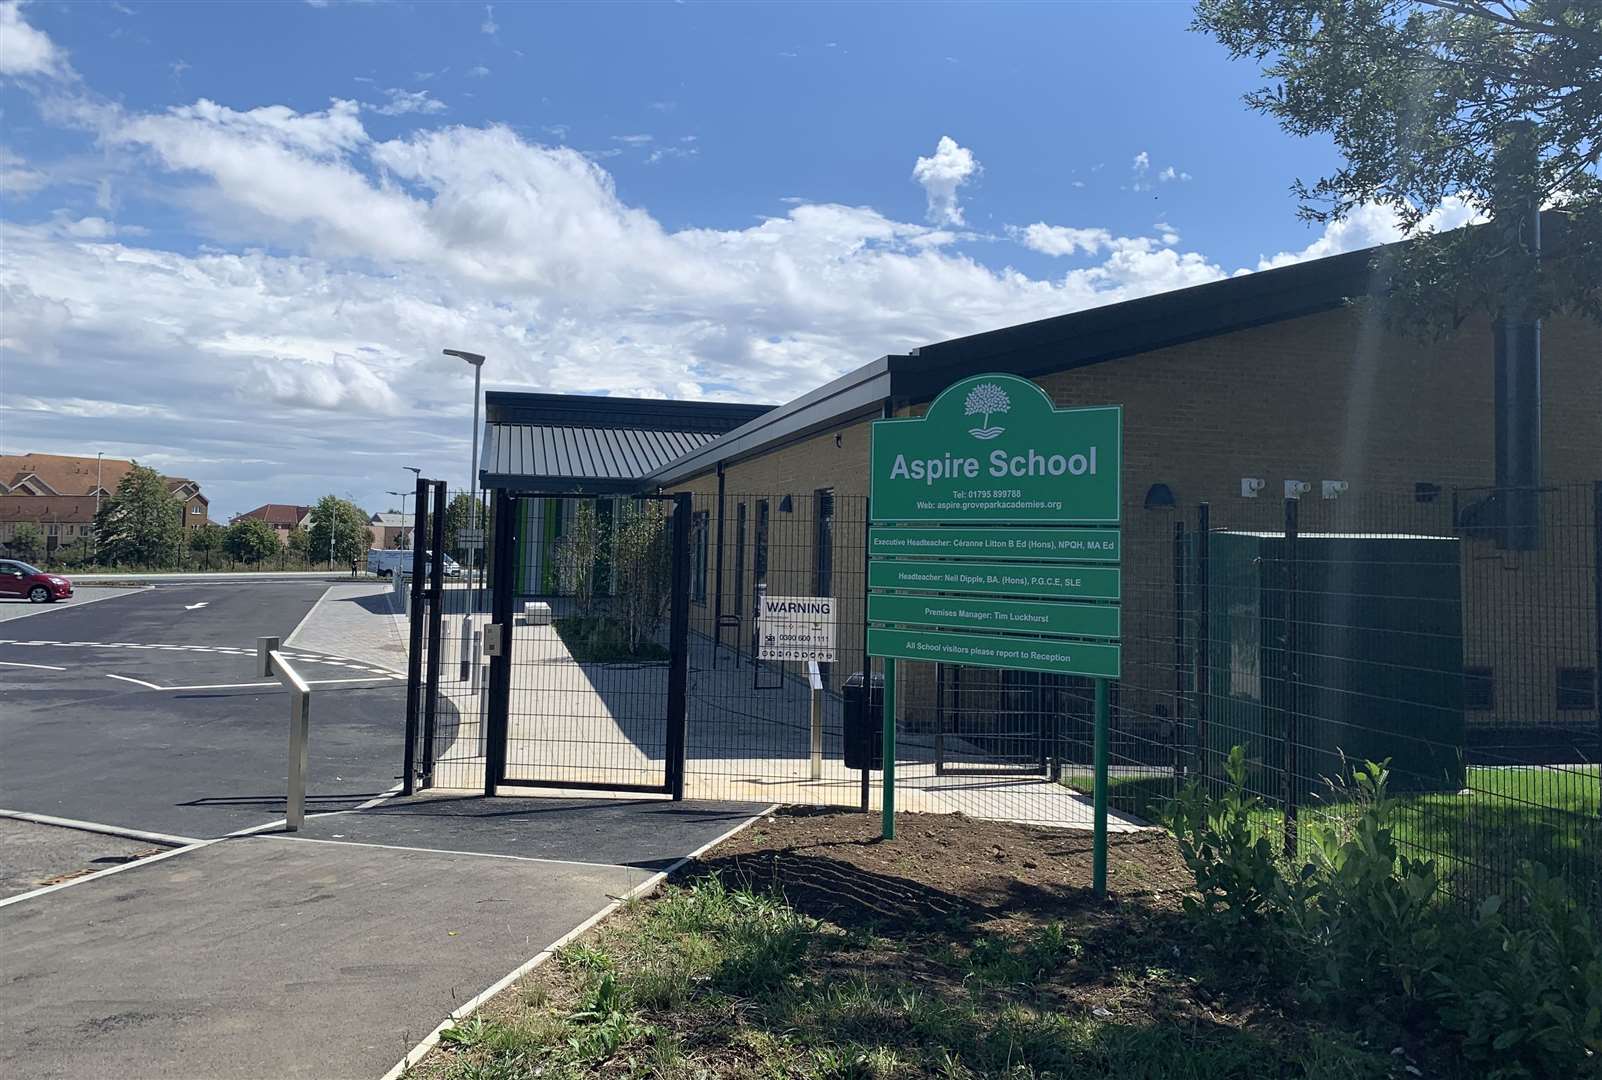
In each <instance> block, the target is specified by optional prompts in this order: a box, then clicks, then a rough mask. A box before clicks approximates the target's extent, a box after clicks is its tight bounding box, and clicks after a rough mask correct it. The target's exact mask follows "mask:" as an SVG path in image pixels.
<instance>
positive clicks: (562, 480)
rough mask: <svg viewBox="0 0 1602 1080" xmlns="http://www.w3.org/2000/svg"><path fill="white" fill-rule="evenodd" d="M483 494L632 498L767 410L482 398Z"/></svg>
mask: <svg viewBox="0 0 1602 1080" xmlns="http://www.w3.org/2000/svg"><path fill="white" fill-rule="evenodd" d="M484 407H485V419H486V423H485V426H484V450H483V454H482V455H481V456H480V458H479V475H480V477H481V482H482V483H483V485H484V486H485V487H487V488H496V487H501V488H518V489H521V490H524V491H539V490H546V491H550V492H552V493H564V494H594V493H604V492H622V491H635V490H638V488H639V487H640V484H641V482H642V481H643V480H644V479H645V477H647V476H649V475H651V473H652V472H654V471H655V470H656V469H659V468H661V467H662V466H663V465H665V464H667V463H668V462H669V461H672V460H673V459H675V458H678V457H681V456H683V455H684V454H687V453H689V452H690V451H692V450H694V449H695V448H696V447H698V446H702V445H704V444H706V443H709V442H711V441H713V440H715V439H717V438H718V437H719V436H720V435H722V434H724V433H725V432H728V431H731V430H733V429H734V428H737V427H739V426H740V425H741V424H744V423H746V422H748V421H750V420H752V419H754V418H756V417H758V416H760V415H762V414H763V413H765V412H767V411H768V410H770V409H772V408H773V406H771V405H739V404H731V403H728V402H710V401H708V402H703V401H662V400H655V399H647V398H612V397H595V396H591V395H578V394H524V393H517V392H513V391H504V390H492V391H490V392H489V393H487V394H485V395H484Z"/></svg>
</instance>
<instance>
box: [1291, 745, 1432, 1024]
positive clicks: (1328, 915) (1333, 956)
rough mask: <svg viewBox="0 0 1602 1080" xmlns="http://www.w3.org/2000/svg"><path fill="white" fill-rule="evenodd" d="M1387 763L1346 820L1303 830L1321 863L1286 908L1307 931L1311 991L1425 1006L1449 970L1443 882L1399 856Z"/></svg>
mask: <svg viewBox="0 0 1602 1080" xmlns="http://www.w3.org/2000/svg"><path fill="white" fill-rule="evenodd" d="M1387 766H1388V763H1386V764H1375V763H1374V762H1372V761H1368V762H1362V763H1360V764H1358V765H1357V766H1356V767H1355V768H1353V769H1352V770H1351V772H1350V780H1349V781H1348V782H1347V783H1346V784H1345V785H1344V794H1345V796H1346V798H1347V799H1348V800H1349V802H1348V809H1347V810H1346V812H1344V813H1342V814H1339V815H1333V816H1332V817H1331V818H1327V819H1325V821H1324V822H1323V823H1318V822H1313V823H1310V825H1309V827H1306V828H1304V829H1303V836H1304V837H1306V839H1307V840H1308V841H1309V846H1310V847H1311V849H1312V858H1311V859H1310V860H1309V861H1308V862H1306V863H1305V864H1303V866H1302V867H1301V870H1300V872H1299V873H1298V874H1297V875H1296V877H1295V878H1293V879H1291V880H1290V881H1288V882H1287V883H1286V885H1285V886H1284V890H1283V893H1282V896H1281V898H1280V900H1279V906H1280V907H1281V909H1282V910H1283V911H1284V912H1285V914H1286V917H1287V919H1288V920H1290V922H1291V923H1292V924H1293V925H1294V926H1295V927H1296V929H1297V930H1299V931H1300V933H1299V934H1297V935H1296V937H1295V940H1296V941H1297V943H1298V946H1299V951H1300V952H1301V953H1302V956H1303V961H1304V965H1305V967H1304V972H1305V973H1306V974H1305V976H1304V978H1305V982H1304V992H1305V993H1306V994H1308V996H1311V997H1314V998H1318V999H1322V1000H1323V1001H1325V1002H1326V1003H1328V1004H1346V1005H1349V1004H1353V1003H1362V1004H1364V1005H1368V1006H1370V1007H1372V1006H1373V1005H1374V1004H1375V1003H1377V1002H1387V1003H1394V1002H1395V1001H1396V999H1397V997H1398V995H1399V997H1400V1001H1401V1003H1402V1004H1404V1005H1408V1006H1411V1005H1414V1004H1416V1003H1417V1002H1418V1001H1419V1000H1420V998H1421V997H1422V995H1423V994H1424V992H1425V989H1426V986H1427V982H1426V979H1427V978H1428V977H1429V976H1430V975H1431V974H1432V973H1433V972H1435V971H1437V970H1438V969H1439V968H1440V966H1441V964H1442V963H1444V957H1443V955H1442V952H1441V933H1442V931H1441V926H1440V922H1441V911H1440V908H1439V905H1438V904H1437V900H1438V898H1439V892H1440V881H1439V878H1438V876H1437V874H1436V870H1435V864H1434V862H1432V861H1421V860H1416V859H1410V858H1408V857H1407V856H1405V855H1403V854H1401V853H1400V851H1399V850H1398V848H1397V843H1396V838H1395V834H1394V830H1393V827H1392V826H1393V819H1394V817H1395V814H1396V803H1395V801H1394V800H1393V799H1392V798H1391V797H1390V795H1389V793H1388V791H1387V786H1388V782H1389V778H1390V771H1389V768H1388V767H1387Z"/></svg>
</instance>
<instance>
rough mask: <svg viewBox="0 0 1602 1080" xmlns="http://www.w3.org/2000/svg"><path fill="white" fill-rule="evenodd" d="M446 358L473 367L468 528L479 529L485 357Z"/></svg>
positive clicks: (456, 354)
mask: <svg viewBox="0 0 1602 1080" xmlns="http://www.w3.org/2000/svg"><path fill="white" fill-rule="evenodd" d="M445 355H446V356H454V357H456V358H457V359H458V360H466V361H467V362H468V363H469V364H471V365H472V366H473V460H472V463H471V465H470V467H469V468H468V470H467V490H468V498H469V499H471V500H472V501H471V502H469V503H468V506H467V527H468V528H470V529H476V528H478V395H479V386H480V380H481V378H482V376H483V373H484V357H483V356H482V355H481V354H479V353H474V352H464V351H462V350H461V349H446V350H445ZM470 550H472V551H474V552H475V555H474V557H473V558H472V559H471V560H470V561H469V562H468V572H469V573H471V572H472V569H473V564H474V563H476V562H477V555H476V552H477V550H478V549H477V548H473V549H470Z"/></svg>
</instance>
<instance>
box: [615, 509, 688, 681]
mask: <svg viewBox="0 0 1602 1080" xmlns="http://www.w3.org/2000/svg"><path fill="white" fill-rule="evenodd" d="M668 523H669V518H668V515H667V513H666V512H665V511H664V510H663V509H662V504H661V503H660V502H656V501H654V500H652V501H648V502H634V501H632V500H631V501H628V502H623V503H620V504H619V505H618V513H617V518H616V520H615V521H614V522H613V525H612V565H613V576H614V580H615V581H616V585H617V599H616V601H615V602H616V605H617V608H618V614H619V615H620V616H621V618H622V620H623V622H624V624H625V625H626V626H627V627H628V635H629V637H628V643H629V648H630V650H636V649H638V648H639V646H640V643H641V642H643V641H648V640H650V639H651V638H652V637H653V636H655V634H656V632H657V630H659V629H660V628H661V626H662V619H663V617H664V616H666V614H667V608H668V601H669V600H670V599H672V594H673V541H672V534H671V532H670V531H669V529H668Z"/></svg>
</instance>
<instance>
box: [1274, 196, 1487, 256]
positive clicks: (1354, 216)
mask: <svg viewBox="0 0 1602 1080" xmlns="http://www.w3.org/2000/svg"><path fill="white" fill-rule="evenodd" d="M1485 220H1487V216H1486V215H1485V214H1484V213H1482V212H1480V211H1478V210H1476V209H1475V208H1473V207H1471V206H1469V205H1468V204H1467V203H1465V202H1464V201H1463V200H1462V199H1459V198H1457V197H1456V196H1452V197H1450V198H1448V199H1447V200H1446V201H1445V202H1444V203H1442V204H1441V205H1440V206H1439V207H1437V208H1436V209H1435V210H1432V211H1431V212H1430V213H1429V214H1427V215H1426V216H1425V218H1424V221H1423V223H1422V225H1421V228H1423V229H1424V230H1426V231H1432V230H1441V231H1444V230H1447V229H1456V228H1458V227H1460V226H1463V225H1468V224H1470V223H1473V222H1480V221H1485ZM1403 235H1404V234H1403V232H1402V226H1401V222H1400V219H1399V218H1398V217H1397V214H1396V211H1395V210H1393V209H1391V208H1390V207H1388V206H1379V205H1377V204H1374V203H1369V204H1365V205H1363V206H1359V207H1357V208H1355V209H1354V210H1352V212H1351V213H1349V214H1347V215H1346V217H1345V218H1343V219H1342V220H1340V221H1332V222H1330V223H1329V224H1327V225H1325V226H1324V232H1323V234H1322V235H1320V236H1319V237H1318V239H1316V240H1314V241H1313V242H1312V243H1311V244H1308V245H1307V246H1306V247H1304V248H1302V249H1301V250H1300V251H1281V252H1280V253H1279V254H1277V255H1265V256H1263V257H1262V258H1260V259H1258V260H1257V269H1259V270H1272V269H1274V268H1275V267H1276V266H1289V265H1291V264H1292V263H1299V262H1307V261H1308V260H1309V259H1322V258H1325V257H1327V256H1330V255H1339V254H1341V253H1342V252H1347V251H1358V250H1361V249H1362V248H1367V247H1375V246H1376V245H1379V244H1390V243H1394V242H1395V241H1397V240H1400V239H1402V237H1403Z"/></svg>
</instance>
